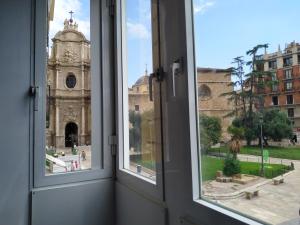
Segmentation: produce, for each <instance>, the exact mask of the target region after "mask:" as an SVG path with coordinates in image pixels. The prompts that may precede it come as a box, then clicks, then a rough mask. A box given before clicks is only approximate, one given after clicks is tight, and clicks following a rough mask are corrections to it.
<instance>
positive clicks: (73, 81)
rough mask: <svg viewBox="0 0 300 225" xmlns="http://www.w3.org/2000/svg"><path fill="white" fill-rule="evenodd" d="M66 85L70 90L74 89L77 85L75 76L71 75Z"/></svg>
mask: <svg viewBox="0 0 300 225" xmlns="http://www.w3.org/2000/svg"><path fill="white" fill-rule="evenodd" d="M66 85H67V87H68V88H74V87H75V85H76V77H75V75H74V74H72V73H69V75H68V76H67V79H66Z"/></svg>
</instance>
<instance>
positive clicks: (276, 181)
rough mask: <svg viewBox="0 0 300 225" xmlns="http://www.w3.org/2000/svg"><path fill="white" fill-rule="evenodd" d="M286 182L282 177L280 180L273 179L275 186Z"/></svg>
mask: <svg viewBox="0 0 300 225" xmlns="http://www.w3.org/2000/svg"><path fill="white" fill-rule="evenodd" d="M283 182H284V178H283V177H280V178H274V179H273V184H274V185H278V184H282V183H283Z"/></svg>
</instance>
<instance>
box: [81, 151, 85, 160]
mask: <svg viewBox="0 0 300 225" xmlns="http://www.w3.org/2000/svg"><path fill="white" fill-rule="evenodd" d="M81 158H82V160H83V161H85V160H86V153H85V151H84V150H83V151H82V152H81Z"/></svg>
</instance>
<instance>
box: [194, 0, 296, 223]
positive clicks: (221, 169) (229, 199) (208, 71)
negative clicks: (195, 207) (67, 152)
mask: <svg viewBox="0 0 300 225" xmlns="http://www.w3.org/2000/svg"><path fill="white" fill-rule="evenodd" d="M258 6H259V7H258ZM299 8H300V2H297V3H295V1H290V0H289V1H285V2H282V1H272V4H270V2H269V1H260V0H245V1H236V0H226V1H223V0H194V18H195V20H194V21H195V24H194V29H195V51H196V66H197V79H196V80H197V91H198V94H197V103H198V120H199V146H200V149H199V151H201V154H199V155H200V159H199V160H201V171H200V175H201V176H200V177H201V188H200V189H201V190H200V193H201V199H203V200H205V201H209V202H211V203H213V204H217V205H219V206H221V207H223V208H226V209H229V210H232V211H234V212H237V213H239V214H242V215H244V216H246V217H249V218H252V219H254V220H258V221H262V222H263V223H268V224H278V225H279V224H297V223H298V222H299V201H298V199H300V189H299V180H300V170H299V169H300V168H299V165H300V163H299V162H300V146H299V141H298V140H299V137H300V117H299V116H300V115H299V112H300V105H299V104H300V102H298V99H300V93H298V91H297V90H298V87H299V78H300V75H299V73H298V71H299V64H297V61H298V59H299V49H300V39H299V34H300V32H299V31H298V30H295V29H293V28H292V27H287V26H286V24H293V23H294V22H293V21H296V20H297V18H298V11H299ZM266 24H268V26H267V28H266ZM279 27H280V28H279ZM212 28H217V29H212ZM283 31H284V32H283ZM220 37H221V38H220ZM287 79H288V80H287ZM287 91H288V92H287ZM274 92H276V93H274ZM287 104H289V108H287ZM298 105H299V106H298ZM195 179H197V177H195Z"/></svg>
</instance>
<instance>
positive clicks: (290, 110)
mask: <svg viewBox="0 0 300 225" xmlns="http://www.w3.org/2000/svg"><path fill="white" fill-rule="evenodd" d="M288 117H290V118H294V109H293V108H289V109H288Z"/></svg>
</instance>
